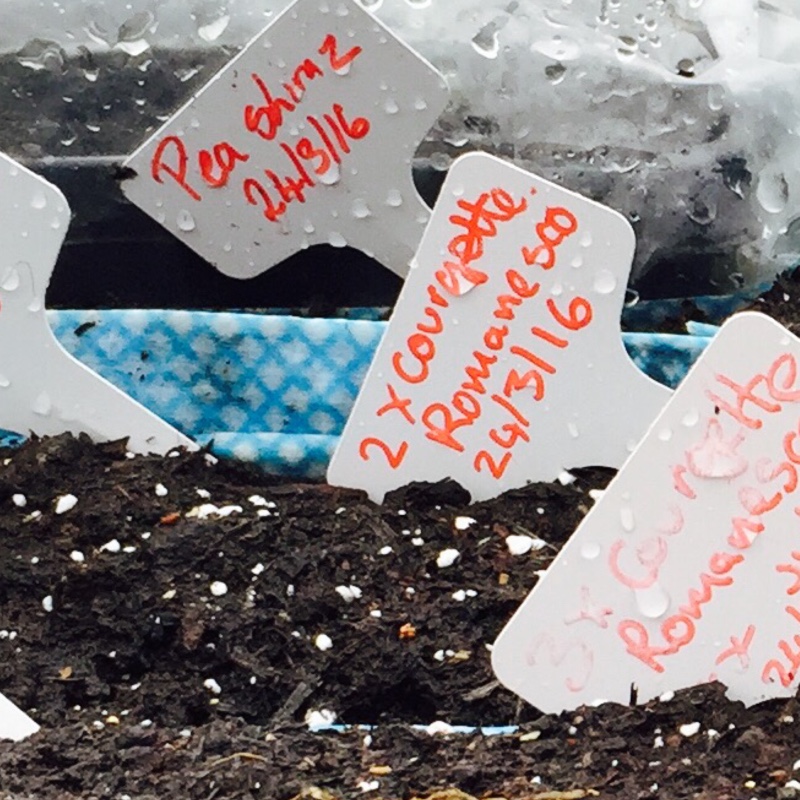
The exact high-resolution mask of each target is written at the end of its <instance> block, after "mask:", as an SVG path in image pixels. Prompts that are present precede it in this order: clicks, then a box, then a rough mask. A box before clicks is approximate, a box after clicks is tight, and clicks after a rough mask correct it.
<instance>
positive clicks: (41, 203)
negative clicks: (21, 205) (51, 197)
mask: <svg viewBox="0 0 800 800" xmlns="http://www.w3.org/2000/svg"><path fill="white" fill-rule="evenodd" d="M46 205H47V198H46V197H45V196H44V193H43V192H36V194H35V195H34V196H33V199H32V200H31V208H36V209H39V208H44V207H45V206H46Z"/></svg>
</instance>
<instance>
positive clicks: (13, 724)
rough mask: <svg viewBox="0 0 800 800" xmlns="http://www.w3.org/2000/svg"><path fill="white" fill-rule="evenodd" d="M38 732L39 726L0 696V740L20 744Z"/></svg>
mask: <svg viewBox="0 0 800 800" xmlns="http://www.w3.org/2000/svg"><path fill="white" fill-rule="evenodd" d="M38 730H39V726H38V725H37V724H36V723H35V722H34V721H33V720H32V719H31V718H30V717H29V716H28V715H27V714H25V713H24V712H22V711H20V710H19V709H18V708H17V707H16V706H15V705H14V704H13V703H12V702H11V701H10V700H9V699H8V698H6V697H4V696H3V695H2V694H0V739H10V740H11V741H12V742H21V741H22V740H23V739H26V738H27V737H28V736H31V735H32V734H34V733H36V732H37V731H38Z"/></svg>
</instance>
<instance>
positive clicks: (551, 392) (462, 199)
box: [328, 154, 670, 501]
mask: <svg viewBox="0 0 800 800" xmlns="http://www.w3.org/2000/svg"><path fill="white" fill-rule="evenodd" d="M633 249H634V236H633V231H632V229H631V227H630V225H629V224H628V223H627V221H626V220H625V219H624V218H623V217H622V216H620V215H619V214H617V213H616V212H614V211H612V210H611V209H608V208H606V207H604V206H601V205H599V204H598V203H595V202H592V201H590V200H587V199H586V198H584V197H581V196H579V195H577V194H574V193H572V192H569V191H566V190H565V189H562V188H560V187H559V186H556V185H554V184H552V183H548V182H547V181H545V180H542V179H541V178H538V177H536V176H534V175H531V174H530V173H528V172H525V171H524V170H522V169H519V168H518V167H516V166H514V165H512V164H509V163H506V162H504V161H502V160H500V159H497V158H494V157H492V156H488V155H484V154H470V155H466V156H463V157H462V158H460V159H458V160H457V161H456V162H455V163H454V164H453V167H452V168H451V170H450V173H449V174H448V176H447V179H446V180H445V184H444V186H443V188H442V192H441V194H440V196H439V200H438V202H437V204H436V208H435V209H434V214H433V218H432V219H431V222H430V224H429V226H428V228H427V229H426V231H425V235H424V236H423V240H422V243H421V244H420V248H419V251H418V254H417V257H416V259H415V263H414V265H413V267H412V270H411V272H410V274H409V276H408V279H407V280H406V283H405V285H404V287H403V290H402V292H401V295H400V298H399V300H398V302H397V305H396V307H395V310H394V313H393V315H392V318H391V320H390V322H389V326H388V329H387V331H386V333H385V335H384V338H383V340H382V342H381V345H380V347H379V349H378V351H377V353H376V355H375V358H374V360H373V363H372V365H371V367H370V370H369V373H368V375H367V377H366V380H365V382H364V385H363V386H362V389H361V392H360V394H359V396H358V399H357V401H356V404H355V407H354V409H353V412H352V414H351V415H350V418H349V420H348V422H347V425H346V427H345V430H344V434H343V436H342V439H341V441H340V443H339V446H338V448H337V450H336V453H335V454H334V457H333V460H332V462H331V465H330V468H329V471H328V480H329V481H330V482H331V483H332V484H336V485H340V486H351V487H357V488H362V489H365V490H366V491H367V492H368V493H369V495H370V496H371V497H372V498H373V499H375V500H377V501H380V500H381V499H382V498H383V496H384V494H385V492H387V491H388V490H390V489H393V488H396V487H398V486H402V485H404V484H406V483H409V482H410V481H437V480H441V479H442V478H448V477H449V478H453V479H454V480H456V481H458V482H459V483H460V484H461V485H462V486H463V487H464V488H465V489H467V490H469V492H470V493H471V494H472V497H473V499H478V500H481V499H486V498H489V497H493V496H495V495H498V494H500V493H501V492H503V491H505V490H507V489H511V488H514V487H517V486H522V485H524V484H525V483H528V482H530V481H539V480H544V481H547V480H552V479H554V478H556V477H557V476H558V474H559V473H560V472H561V471H562V470H563V469H564V468H569V467H580V466H586V465H607V466H620V465H621V464H622V462H623V461H624V459H625V458H626V456H627V455H628V454H629V453H630V451H631V450H632V449H633V447H634V446H635V443H636V442H637V441H638V439H639V437H640V436H641V435H642V434H643V433H644V431H645V430H646V429H647V426H648V424H649V423H650V421H651V420H652V419H653V417H654V416H655V415H656V413H657V412H658V411H659V410H660V409H661V407H662V406H663V404H664V403H665V402H666V400H667V398H668V397H669V394H670V392H669V390H668V389H666V388H665V387H663V386H661V385H660V384H658V383H656V382H655V381H653V380H651V379H650V378H648V377H647V376H645V375H644V374H643V373H642V372H640V371H639V370H638V369H637V367H636V366H635V365H634V364H633V362H632V361H631V360H630V359H629V358H628V356H627V353H626V352H625V349H624V346H623V343H622V336H621V331H620V316H621V313H622V306H623V302H624V295H625V290H626V286H627V279H628V273H629V271H630V266H631V260H632V257H633Z"/></svg>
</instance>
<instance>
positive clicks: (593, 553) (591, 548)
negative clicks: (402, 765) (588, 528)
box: [581, 542, 600, 561]
mask: <svg viewBox="0 0 800 800" xmlns="http://www.w3.org/2000/svg"><path fill="white" fill-rule="evenodd" d="M581 555H582V556H583V557H584V558H587V559H589V560H590V561H591V560H593V559H595V558H597V557H598V556H599V555H600V545H599V544H597V542H584V543H583V544H582V545H581Z"/></svg>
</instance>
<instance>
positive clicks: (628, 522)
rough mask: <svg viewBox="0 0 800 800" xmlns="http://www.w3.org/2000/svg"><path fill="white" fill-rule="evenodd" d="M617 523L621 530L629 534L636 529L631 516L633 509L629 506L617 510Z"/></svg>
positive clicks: (634, 520)
mask: <svg viewBox="0 0 800 800" xmlns="http://www.w3.org/2000/svg"><path fill="white" fill-rule="evenodd" d="M619 522H620V525H622V530H624V531H627V532H628V533H630V532H631V531H633V529H634V528H635V527H636V519H635V517H634V516H633V509H632V508H631V507H630V506H622V508H620V510H619Z"/></svg>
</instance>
